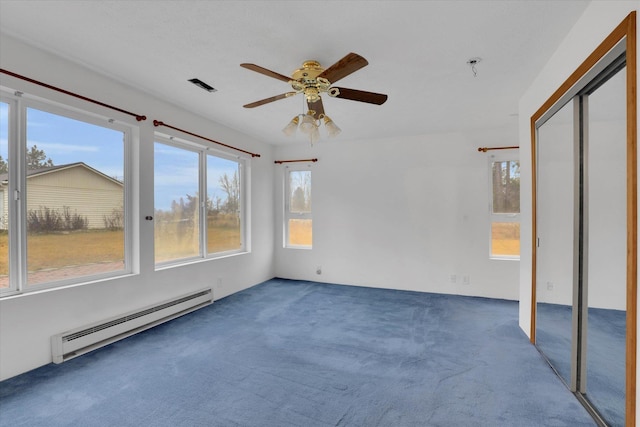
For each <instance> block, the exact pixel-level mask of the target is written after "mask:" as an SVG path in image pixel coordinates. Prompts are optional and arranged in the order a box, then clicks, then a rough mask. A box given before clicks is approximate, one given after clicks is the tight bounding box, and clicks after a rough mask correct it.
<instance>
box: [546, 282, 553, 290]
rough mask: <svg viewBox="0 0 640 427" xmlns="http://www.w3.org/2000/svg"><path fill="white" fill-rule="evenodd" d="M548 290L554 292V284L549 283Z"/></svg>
mask: <svg viewBox="0 0 640 427" xmlns="http://www.w3.org/2000/svg"><path fill="white" fill-rule="evenodd" d="M547 290H548V291H552V290H553V282H547Z"/></svg>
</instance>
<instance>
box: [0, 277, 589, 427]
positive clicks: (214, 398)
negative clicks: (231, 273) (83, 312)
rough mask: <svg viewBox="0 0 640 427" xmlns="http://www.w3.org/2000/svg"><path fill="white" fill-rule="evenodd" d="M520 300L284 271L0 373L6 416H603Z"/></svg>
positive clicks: (211, 419)
mask: <svg viewBox="0 0 640 427" xmlns="http://www.w3.org/2000/svg"><path fill="white" fill-rule="evenodd" d="M517 316H518V305H517V303H516V302H512V301H503V300H492V299H483V298H471V297H460V296H450V295H437V294H427V293H416V292H403V291H394V290H382V289H368V288H359V287H350V286H338V285H327V284H320V283H310V282H299V281H289V280H279V279H274V280H270V281H268V282H265V283H262V284H260V285H257V286H255V287H253V288H250V289H248V290H246V291H243V292H240V293H237V294H234V295H232V296H229V297H227V298H224V299H222V300H220V301H217V302H215V303H214V304H213V305H212V306H209V307H207V308H204V309H202V310H199V311H197V312H195V313H192V314H189V315H187V316H183V317H181V318H179V319H176V320H174V321H171V322H169V323H166V324H164V325H161V326H159V327H156V328H154V329H151V330H149V331H146V332H143V333H140V334H138V335H136V336H133V337H130V338H128V339H126V340H123V341H120V342H117V343H115V344H112V345H110V346H108V347H105V348H103V349H101V350H97V351H94V352H92V353H89V354H87V355H84V356H81V357H79V358H76V359H73V360H70V361H68V362H65V363H63V364H62V365H47V366H44V367H42V368H39V369H36V370H34V371H31V372H29V373H26V374H23V375H20V376H18V377H15V378H12V379H9V380H7V381H4V382H2V383H0V426H12V427H14V426H83V427H87V426H110V427H112V426H172V427H175V426H190V427H191V426H261V427H269V426H274V427H284V426H305V427H310V426H367V427H370V426H393V427H400V426H509V427H514V426H593V425H595V423H594V422H593V420H592V419H591V418H590V416H589V415H588V414H587V412H586V410H585V409H584V408H583V407H582V406H581V405H580V404H579V403H578V401H577V400H576V399H575V397H574V396H573V395H572V394H571V393H570V392H569V391H568V390H567V389H566V388H565V387H564V385H563V384H562V383H561V382H560V380H559V379H558V378H557V377H556V376H555V374H554V373H553V371H552V370H551V369H550V368H549V366H548V364H547V363H546V361H545V360H544V359H543V358H542V356H541V355H540V353H538V351H537V350H536V349H535V347H534V346H532V345H531V344H530V343H529V341H528V339H527V338H526V336H525V334H524V333H523V332H522V331H521V330H520V329H519V327H518V322H517Z"/></svg>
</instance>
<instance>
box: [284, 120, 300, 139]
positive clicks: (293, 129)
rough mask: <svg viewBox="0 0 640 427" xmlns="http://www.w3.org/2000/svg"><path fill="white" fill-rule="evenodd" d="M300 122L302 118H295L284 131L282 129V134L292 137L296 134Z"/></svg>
mask: <svg viewBox="0 0 640 427" xmlns="http://www.w3.org/2000/svg"><path fill="white" fill-rule="evenodd" d="M299 122H300V118H299V117H298V116H295V117H294V118H293V119H291V121H290V122H289V124H288V125H286V126H285V127H284V129H282V132H284V134H285V135H287V136H291V135H293V134H295V133H296V129H298V123H299Z"/></svg>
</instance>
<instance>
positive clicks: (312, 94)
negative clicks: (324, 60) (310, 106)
mask: <svg viewBox="0 0 640 427" xmlns="http://www.w3.org/2000/svg"><path fill="white" fill-rule="evenodd" d="M324 70H325V69H324V68H323V67H322V66H321V65H320V63H319V62H318V61H314V60H309V61H305V62H303V63H302V68H299V69H297V70H296V71H294V72H293V74H292V75H291V81H290V82H289V83H290V84H291V87H292V88H293V90H295V91H296V92H303V93H304V96H305V97H306V99H307V102H308V103H314V102H316V101H318V100H319V99H320V93H323V92H328V91H329V87H330V86H331V83H330V82H329V80H327V79H324V78H322V77H318V76H319V75H320V74H321V73H322V72H323V71H324ZM331 96H335V95H331Z"/></svg>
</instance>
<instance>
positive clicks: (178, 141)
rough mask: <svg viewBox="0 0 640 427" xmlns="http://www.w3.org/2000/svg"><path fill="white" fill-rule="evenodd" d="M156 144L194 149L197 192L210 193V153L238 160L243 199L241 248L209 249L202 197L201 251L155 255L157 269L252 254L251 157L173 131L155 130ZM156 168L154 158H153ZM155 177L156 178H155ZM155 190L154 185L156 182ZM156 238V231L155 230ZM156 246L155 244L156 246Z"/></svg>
mask: <svg viewBox="0 0 640 427" xmlns="http://www.w3.org/2000/svg"><path fill="white" fill-rule="evenodd" d="M153 142H154V147H155V144H156V143H160V144H164V145H168V146H170V147H174V148H179V149H184V150H187V151H191V152H195V153H197V154H198V194H207V172H208V170H207V169H208V163H207V160H208V156H214V157H218V158H221V159H225V160H229V161H233V162H236V163H237V164H238V180H239V185H240V198H239V204H240V207H239V216H240V248H238V249H231V250H226V251H220V252H209V251H208V224H207V213H206V198H205V201H202V199H200V200H199V201H198V226H199V232H198V237H199V243H198V248H199V253H198V254H197V255H195V256H189V257H185V258H178V259H173V260H167V261H161V262H157V261H156V260H155V255H154V266H155V267H154V268H155V270H156V271H157V270H163V269H166V268H172V267H177V266H181V265H185V264H190V263H193V262H201V261H208V260H214V259H220V258H225V257H228V256H235V255H240V254H245V253H249V252H250V250H249V245H248V234H249V232H248V230H249V229H248V225H247V224H248V210H247V205H248V200H249V191H250V190H249V185H248V179H247V177H248V174H249V168H250V166H249V162H250V158H248V157H245V156H240V155H233V154H230V153H227V152H225V151H222V150H218V149H216V148H213V147H211V146H209V145H207V144H203V143H197V142H194V141H193V140H188V139H183V138H180V137H177V136H175V135H172V134H166V133H161V132H155V133H154V139H153ZM154 170H155V159H154ZM154 179H155V178H154ZM154 192H155V184H154ZM154 213H155V200H154ZM154 241H155V231H154ZM154 246H155V245H154Z"/></svg>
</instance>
